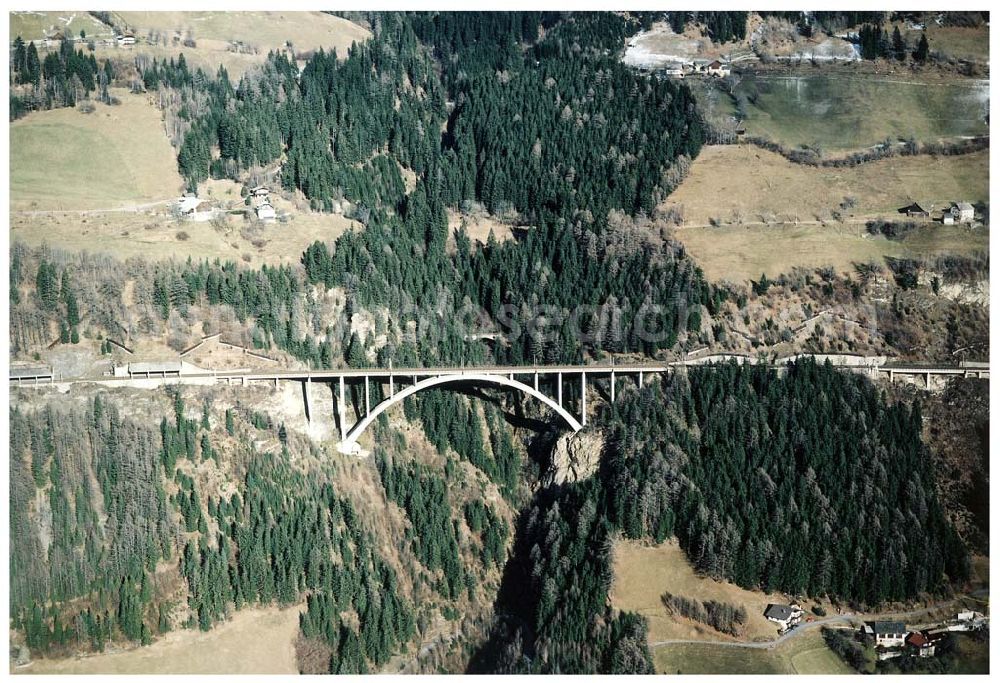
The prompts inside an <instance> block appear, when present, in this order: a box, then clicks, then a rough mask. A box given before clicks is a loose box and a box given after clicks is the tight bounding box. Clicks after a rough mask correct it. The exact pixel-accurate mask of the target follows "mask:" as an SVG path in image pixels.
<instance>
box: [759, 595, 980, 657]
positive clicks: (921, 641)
mask: <svg viewBox="0 0 1000 683" xmlns="http://www.w3.org/2000/svg"><path fill="white" fill-rule="evenodd" d="M804 616H805V612H804V611H803V610H802V608H801V607H799V606H798V605H796V604H791V605H775V604H771V605H768V606H767V609H765V610H764V617H765V618H766V619H767V620H768V621H772V622H774V623H776V624H778V627H779V628H778V632H779V633H781V634H784V633H787V632H788V631H790V630H791V629H793V628H795V627H796V626H798V625H799V623H800V622H801V621H802V618H803V617H804ZM988 624H989V620H988V619H987V617H986V616H985V615H983V614H982V613H980V612H974V611H966V612H959V613H958V614H957V615H956V617H955V619H952V620H949V621H947V622H945V623H944V624H941V625H939V626H937V627H934V628H925V629H919V630H913V631H910V630H908V629H907V627H906V624H905V623H904V622H902V621H870V622H866V623H865V624H864V626H862V627H861V631H860V633H859V635H860V637H861V639H862V640H863V641H864V642H866V643H869V644H871V645H873V646H874V647H875V651H876V653H877V655H878V658H879V659H880V660H884V659H893V658H895V657H900V656H902V655H903V654H905V653H907V652H909V653H910V654H913V655H916V656H918V657H933V656H934V652H935V649H936V648H937V647H938V645H939V644H940V643H941V641H942V640H943V639H944V638H945V636H946V635H947V634H948V633H949V632H952V631H978V630H981V629H983V628H986V627H987V626H988Z"/></svg>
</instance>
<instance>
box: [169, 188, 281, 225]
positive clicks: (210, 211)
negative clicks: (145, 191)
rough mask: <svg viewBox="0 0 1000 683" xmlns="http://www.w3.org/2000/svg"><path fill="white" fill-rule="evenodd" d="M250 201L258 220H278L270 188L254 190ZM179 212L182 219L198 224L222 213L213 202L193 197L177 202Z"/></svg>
mask: <svg viewBox="0 0 1000 683" xmlns="http://www.w3.org/2000/svg"><path fill="white" fill-rule="evenodd" d="M249 200H250V204H251V206H252V207H253V211H254V215H256V216H257V220H260V221H265V222H270V221H273V220H275V218H277V212H276V211H275V210H274V206H272V204H271V191H270V190H269V189H268V188H266V187H264V186H263V185H258V186H257V187H254V188H252V189H251V190H250V192H249ZM177 211H178V213H179V214H180V216H181V217H182V218H185V219H187V220H191V221H198V222H201V221H210V220H212V219H213V218H215V217H216V216H217V215H219V214H220V213H221V212H222V210H221V209H220V208H219V207H218V206H216V205H215V204H213V203H212V202H210V201H206V200H204V199H200V198H198V197H195V196H192V195H186V196H184V197H181V198H180V199H178V200H177Z"/></svg>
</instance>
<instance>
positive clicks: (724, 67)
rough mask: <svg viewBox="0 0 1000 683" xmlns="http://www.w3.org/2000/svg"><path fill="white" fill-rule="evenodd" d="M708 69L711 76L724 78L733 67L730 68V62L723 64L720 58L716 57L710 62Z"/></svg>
mask: <svg viewBox="0 0 1000 683" xmlns="http://www.w3.org/2000/svg"><path fill="white" fill-rule="evenodd" d="M706 71H707V72H708V75H709V76H715V77H716V78H724V77H726V76H728V75H729V74H730V73H731V72H732V69H730V67H729V65H728V64H723V63H722V62H720V61H719V60H718V59H716V60H714V61H712V62H709V64H708V67H707V68H706Z"/></svg>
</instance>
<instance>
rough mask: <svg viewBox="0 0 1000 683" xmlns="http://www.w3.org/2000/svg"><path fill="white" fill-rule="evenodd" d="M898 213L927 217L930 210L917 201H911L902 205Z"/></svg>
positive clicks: (911, 216)
mask: <svg viewBox="0 0 1000 683" xmlns="http://www.w3.org/2000/svg"><path fill="white" fill-rule="evenodd" d="M899 213H901V214H904V215H906V216H908V217H910V218H927V217H928V216H930V215H931V212H930V211H929V210H928V209H925V208H924V207H923V206H921V205H920V204H918V203H917V202H913V203H912V204H910V205H908V206H904V207H903V208H901V209H900V210H899Z"/></svg>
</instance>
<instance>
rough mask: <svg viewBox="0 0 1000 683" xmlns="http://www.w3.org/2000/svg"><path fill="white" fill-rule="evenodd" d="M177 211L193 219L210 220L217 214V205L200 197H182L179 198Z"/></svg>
mask: <svg viewBox="0 0 1000 683" xmlns="http://www.w3.org/2000/svg"><path fill="white" fill-rule="evenodd" d="M177 211H178V213H180V215H181V216H183V217H184V218H186V219H188V220H191V221H199V222H201V221H209V220H212V218H213V217H214V216H215V207H214V206H212V204H210V203H209V202H206V201H204V200H202V199H199V198H198V197H191V196H186V197H181V198H180V199H178V200H177Z"/></svg>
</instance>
